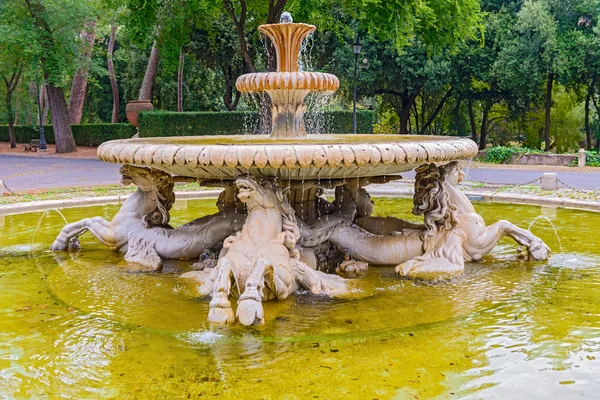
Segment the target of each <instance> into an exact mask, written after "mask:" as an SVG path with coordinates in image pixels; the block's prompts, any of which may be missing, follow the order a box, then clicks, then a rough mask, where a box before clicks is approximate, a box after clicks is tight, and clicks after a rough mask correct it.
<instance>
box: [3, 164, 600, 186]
mask: <svg viewBox="0 0 600 400" xmlns="http://www.w3.org/2000/svg"><path fill="white" fill-rule="evenodd" d="M542 173H543V172H542V171H536V170H521V169H519V170H508V169H494V168H489V169H488V168H471V169H470V170H468V171H467V174H468V175H467V178H468V180H472V181H477V182H485V183H490V184H502V185H518V184H523V183H526V182H530V181H532V180H534V179H536V178H539V177H540V176H541V175H542ZM402 176H403V177H405V178H413V177H414V172H406V173H403V174H402ZM120 178H121V177H120V175H119V166H118V165H116V164H110V163H105V162H102V161H100V160H93V159H77V158H38V157H24V156H13V155H0V180H2V181H4V182H5V183H6V186H7V187H8V188H9V189H11V190H12V191H14V192H18V191H25V190H35V189H49V188H60V187H74V186H95V185H109V184H116V183H118V182H119V180H120ZM558 178H559V179H560V180H561V181H562V182H564V183H565V184H566V185H569V186H571V187H574V188H577V189H588V190H600V172H558Z"/></svg>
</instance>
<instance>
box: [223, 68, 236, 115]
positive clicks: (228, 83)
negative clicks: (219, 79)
mask: <svg viewBox="0 0 600 400" xmlns="http://www.w3.org/2000/svg"><path fill="white" fill-rule="evenodd" d="M222 70H223V75H224V76H225V94H224V95H223V104H225V107H227V110H228V111H235V110H237V106H238V103H239V101H240V95H241V93H240V92H238V91H237V90H236V91H235V100H234V99H233V71H232V68H231V65H228V66H227V67H223V68H222Z"/></svg>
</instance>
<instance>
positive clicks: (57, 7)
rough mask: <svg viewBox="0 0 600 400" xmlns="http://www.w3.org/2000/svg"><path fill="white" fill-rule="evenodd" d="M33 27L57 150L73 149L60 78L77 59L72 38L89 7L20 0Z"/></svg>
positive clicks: (72, 1)
mask: <svg viewBox="0 0 600 400" xmlns="http://www.w3.org/2000/svg"><path fill="white" fill-rule="evenodd" d="M19 5H21V6H24V7H25V11H26V14H25V15H23V17H26V18H27V19H28V23H30V24H32V25H33V26H34V27H35V29H34V32H35V37H34V41H35V42H34V43H35V45H36V46H37V48H38V49H39V51H38V52H37V54H36V57H37V59H38V60H39V63H40V66H41V69H42V74H43V78H44V82H45V84H46V93H47V95H48V102H49V104H50V111H51V115H52V125H53V130H54V137H55V141H56V152H57V153H69V152H73V151H77V146H76V144H75V140H74V139H73V133H72V131H71V126H70V124H69V117H68V112H67V103H66V101H65V94H64V91H63V85H64V77H65V75H69V74H70V73H72V72H73V69H74V67H75V63H74V60H76V59H77V46H76V43H75V41H74V40H73V38H74V37H77V34H78V33H79V32H80V31H81V29H82V28H83V26H84V23H85V21H88V20H89V19H90V16H91V13H90V11H91V7H90V5H89V4H88V2H87V1H81V0H61V1H51V0H20V2H19Z"/></svg>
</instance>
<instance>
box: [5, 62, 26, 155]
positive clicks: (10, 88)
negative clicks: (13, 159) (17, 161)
mask: <svg viewBox="0 0 600 400" xmlns="http://www.w3.org/2000/svg"><path fill="white" fill-rule="evenodd" d="M22 73H23V64H21V65H19V67H18V69H17V70H16V71H13V72H12V74H10V77H9V78H7V76H6V75H4V74H2V79H3V80H4V84H5V85H6V112H7V114H8V136H9V138H10V148H11V149H14V148H16V147H17V142H16V140H15V131H14V124H15V121H14V113H13V108H12V95H13V93H14V91H15V89H16V88H17V85H18V84H19V80H20V79H21V74H22Z"/></svg>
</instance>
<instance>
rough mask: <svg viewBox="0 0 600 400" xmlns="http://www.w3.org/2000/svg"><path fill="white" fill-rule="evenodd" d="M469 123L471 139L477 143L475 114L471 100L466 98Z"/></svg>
mask: <svg viewBox="0 0 600 400" xmlns="http://www.w3.org/2000/svg"><path fill="white" fill-rule="evenodd" d="M467 105H468V108H469V122H470V123H471V139H472V140H473V141H474V142H475V143H477V124H476V123H475V113H474V112H473V99H472V98H470V97H469V98H468V100H467Z"/></svg>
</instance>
